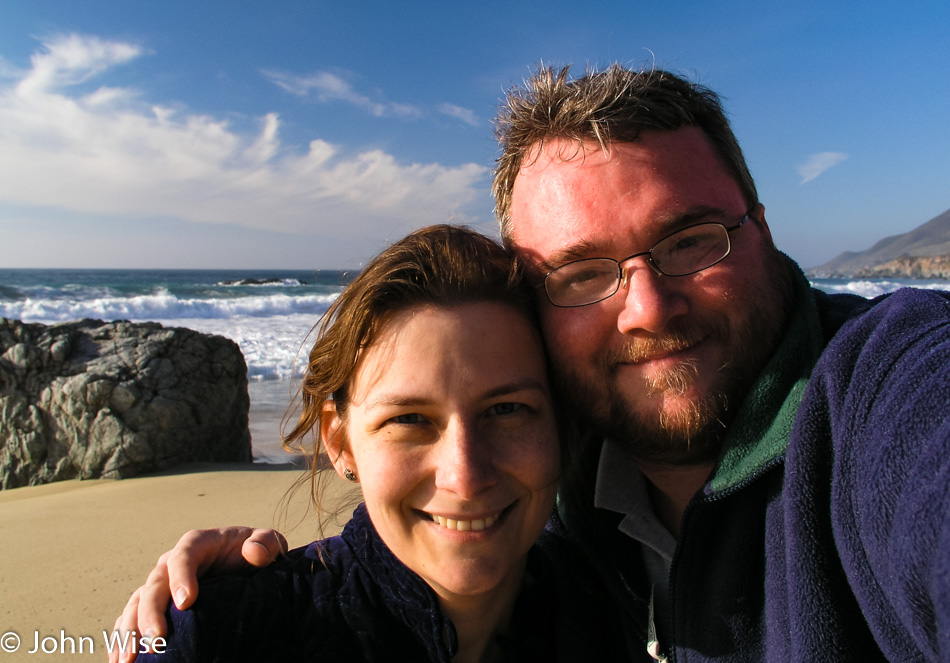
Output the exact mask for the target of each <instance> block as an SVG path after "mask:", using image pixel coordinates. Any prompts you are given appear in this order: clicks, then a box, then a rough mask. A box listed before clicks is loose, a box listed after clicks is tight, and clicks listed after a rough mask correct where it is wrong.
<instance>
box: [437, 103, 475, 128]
mask: <svg viewBox="0 0 950 663" xmlns="http://www.w3.org/2000/svg"><path fill="white" fill-rule="evenodd" d="M439 112H440V113H443V114H445V115H448V116H449V117H454V118H458V119H459V120H461V121H462V122H464V123H465V124H468V125H471V126H473V127H477V126H478V125H479V124H481V123H480V122H479V121H478V116H477V115H475V112H474V111H471V110H469V109H468V108H462V107H461V106H456V105H455V104H442V105H440V106H439Z"/></svg>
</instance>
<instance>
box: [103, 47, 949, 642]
mask: <svg viewBox="0 0 950 663" xmlns="http://www.w3.org/2000/svg"><path fill="white" fill-rule="evenodd" d="M498 135H499V140H500V142H501V144H502V149H503V153H502V156H501V157H500V159H499V163H498V168H497V169H496V174H495V181H494V185H493V191H494V194H495V197H496V202H497V206H496V211H497V214H498V217H499V220H500V222H501V226H502V235H503V238H504V240H505V242H506V243H507V244H508V245H509V246H511V247H512V248H513V249H514V250H515V251H516V252H517V254H518V255H519V257H520V259H522V260H524V261H525V262H526V263H527V265H528V268H529V270H530V271H531V273H533V274H534V276H535V278H536V279H537V282H538V285H539V292H542V293H543V295H541V296H540V297H539V313H540V318H541V322H542V327H543V331H544V335H545V340H546V341H547V345H548V350H549V352H550V354H551V356H552V359H553V362H554V366H555V373H556V374H557V378H558V380H559V382H560V384H561V391H562V392H563V393H564V394H565V395H566V396H567V397H569V398H570V399H571V404H572V405H573V407H574V408H575V409H576V410H577V412H578V413H579V414H580V416H581V417H582V418H583V421H584V423H585V424H586V426H585V428H586V430H588V431H590V434H589V435H588V436H587V437H586V439H585V440H584V442H583V443H581V444H578V445H576V446H575V447H574V448H572V449H571V456H572V458H573V464H572V467H573V469H572V470H571V472H570V473H569V474H568V476H566V477H565V479H564V488H563V491H562V499H561V502H560V505H559V518H558V519H556V522H555V526H560V527H563V528H564V529H565V531H566V532H567V533H568V535H569V536H571V537H572V538H574V539H575V540H576V541H578V542H579V543H580V544H581V545H582V546H583V547H584V548H585V549H586V550H587V552H588V557H589V559H590V561H591V563H592V564H593V565H594V566H595V567H596V568H597V569H598V571H599V572H600V573H601V574H602V576H603V577H604V579H605V582H606V584H607V586H608V587H609V588H610V589H611V590H612V592H613V594H614V597H615V599H616V601H617V605H618V606H619V609H620V610H621V611H622V612H623V614H624V615H625V617H626V618H627V623H628V624H629V625H630V626H629V631H628V634H627V635H628V637H629V640H630V644H631V651H638V652H642V655H643V657H644V658H645V659H646V660H649V659H648V658H647V652H648V650H649V654H650V655H651V656H653V657H655V658H661V659H662V658H663V657H669V660H676V661H684V660H690V661H692V660H729V661H733V660H735V661H740V660H749V661H752V660H776V661H778V660H782V661H786V660H815V659H818V658H819V657H820V658H827V659H832V660H855V661H868V660H897V659H900V660H937V659H945V658H948V657H950V623H948V620H950V527H948V518H947V515H948V504H950V480H948V476H950V460H948V459H950V454H948V450H950V449H948V448H950V416H948V413H950V407H948V406H950V302H948V300H947V298H945V297H944V296H942V295H940V294H935V293H925V292H916V291H903V292H900V293H897V294H895V295H892V296H890V297H886V298H882V299H881V300H875V301H866V300H863V299H861V298H858V297H853V296H837V297H831V296H828V295H824V294H822V293H820V292H817V291H812V290H810V289H809V287H808V283H807V281H806V280H805V278H804V276H803V275H802V273H801V270H800V269H799V268H798V266H797V265H795V264H794V263H793V262H792V261H791V260H789V259H788V258H787V257H785V256H783V255H782V254H781V253H779V252H778V251H777V250H776V249H775V247H774V245H773V243H772V237H771V233H770V231H769V227H768V224H767V222H766V219H765V210H764V207H763V206H762V205H761V204H760V203H759V200H758V196H757V193H756V190H755V184H754V182H753V180H752V177H751V175H750V174H749V171H748V168H747V166H746V164H745V161H744V158H743V156H742V152H741V150H740V148H739V146H738V144H737V142H736V139H735V137H734V135H733V134H732V131H731V129H730V127H729V124H728V121H727V120H726V118H725V116H724V114H723V112H722V109H721V107H720V104H719V100H718V98H717V97H716V96H715V94H714V93H712V92H711V91H709V90H707V89H705V88H702V87H700V86H697V85H694V84H691V83H689V82H688V81H686V80H683V79H681V78H679V77H677V76H675V75H672V74H670V73H667V72H663V71H657V70H653V71H646V72H633V71H629V70H627V69H624V68H622V67H619V66H613V67H610V68H609V69H607V70H605V71H602V72H600V73H593V74H589V75H587V76H585V77H584V78H581V79H578V80H575V81H571V80H569V79H568V72H567V70H566V69H565V70H562V71H560V72H555V71H552V70H548V69H542V70H541V71H540V72H539V74H538V75H537V76H536V77H535V78H534V79H533V80H532V81H531V82H530V83H529V85H528V87H527V89H526V90H519V91H514V92H512V93H511V94H510V95H509V98H508V105H507V108H505V109H504V110H503V111H502V113H501V116H500V119H499V124H498ZM246 534H247V532H243V533H242V532H237V531H235V532H225V533H222V534H220V535H221V536H227V537H230V539H229V540H228V541H243V539H244V538H246ZM203 537H204V538H202V537H201V536H199V537H197V538H196V537H195V536H194V535H192V536H191V537H190V538H188V539H186V540H183V541H184V543H183V544H180V550H179V559H183V560H184V561H183V562H181V563H179V564H177V565H176V564H172V565H170V567H171V568H170V569H166V568H165V566H164V564H163V563H162V564H160V565H159V567H158V568H157V569H156V571H155V572H153V575H152V576H151V577H150V583H151V586H152V588H153V589H151V590H147V591H146V592H145V593H144V594H143V597H144V598H143V607H144V608H147V609H148V608H151V606H157V607H158V608H160V607H162V604H163V603H164V601H165V600H167V596H168V591H169V590H168V574H170V575H171V577H172V582H171V585H172V587H174V588H176V589H177V588H178V587H179V586H180V587H183V588H184V589H185V593H186V596H185V601H184V602H185V603H190V601H192V600H193V598H194V594H195V585H194V582H193V580H191V579H186V576H188V575H189V574H190V573H191V570H190V569H191V568H192V567H194V566H195V565H196V564H197V561H196V557H201V556H202V555H197V554H196V553H194V552H193V551H194V550H196V549H195V548H193V547H192V548H189V546H190V545H192V544H194V542H195V541H197V542H198V543H199V544H200V545H199V546H198V548H197V550H198V551H200V552H205V553H206V554H205V555H204V556H206V557H208V558H210V557H213V554H212V552H213V551H215V550H217V544H216V542H215V541H214V539H213V537H212V535H210V534H205V535H203ZM251 540H252V541H254V542H257V543H259V544H262V545H263V546H264V547H265V548H266V549H267V553H268V555H273V554H274V553H275V552H276V550H275V546H274V545H273V543H271V542H272V541H273V539H272V535H271V534H268V533H265V532H262V531H258V532H257V533H256V534H255V535H254V536H253V537H252V539H251ZM249 547H254V546H253V544H251V545H250V546H249ZM182 550H183V551H184V553H183V554H182ZM222 550H223V551H225V552H223V553H222V555H224V554H231V555H232V556H233V555H234V554H235V551H236V547H235V546H234V545H233V544H232V543H225V544H223V545H222ZM159 585H161V586H162V587H161V589H160V590H159V591H156V590H155V589H154V588H155V587H157V586H159ZM136 600H137V598H133V601H136ZM179 603H181V602H179ZM131 605H132V603H130V606H131ZM129 611H130V609H127V612H129ZM131 611H132V612H133V613H134V606H133V608H132V609H131ZM146 613H147V610H146ZM152 618H153V617H147V618H143V619H140V620H139V624H140V625H143V626H144V624H145V619H152ZM120 622H122V618H120ZM125 623H126V624H128V623H129V622H128V619H126V622H125Z"/></svg>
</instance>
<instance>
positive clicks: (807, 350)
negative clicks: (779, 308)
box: [706, 260, 824, 494]
mask: <svg viewBox="0 0 950 663" xmlns="http://www.w3.org/2000/svg"><path fill="white" fill-rule="evenodd" d="M788 262H789V267H790V268H791V270H792V277H793V282H794V291H795V305H794V308H793V310H792V312H791V315H790V317H789V322H788V328H787V329H786V331H785V335H784V337H783V338H782V340H781V342H780V343H779V346H778V348H777V349H776V350H775V354H774V355H772V358H771V359H770V360H769V363H768V364H766V366H765V369H764V370H763V371H762V374H761V375H760V376H759V378H758V380H756V381H755V384H753V385H752V389H751V390H750V391H749V395H748V396H747V397H746V399H745V401H744V402H743V403H742V406H741V409H740V410H739V413H738V414H737V415H736V418H735V420H734V421H733V422H732V425H731V426H730V429H729V432H728V433H727V434H726V439H725V442H724V444H723V452H722V455H721V456H720V459H719V464H718V465H717V467H716V470H715V473H714V474H713V478H712V479H711V480H710V482H709V486H708V487H707V489H706V492H707V494H709V493H717V492H721V491H724V490H728V489H730V488H733V487H735V486H737V485H739V484H740V483H742V482H743V481H746V480H748V479H751V478H752V477H754V476H755V475H756V474H757V473H758V472H759V471H760V469H761V468H763V467H765V466H766V465H767V464H768V463H770V462H771V461H773V460H775V459H776V458H779V457H781V456H782V455H784V454H785V450H786V448H787V447H788V440H789V436H790V435H791V432H792V425H793V424H794V422H795V415H796V414H797V413H798V406H799V405H800V404H801V401H802V396H804V394H805V387H806V386H807V384H808V380H809V378H810V377H811V373H812V369H813V368H814V366H815V363H816V362H817V361H818V357H819V356H820V355H821V352H822V349H823V346H824V343H823V338H824V337H823V334H822V330H821V323H820V321H819V319H818V307H817V306H816V304H815V300H814V297H813V296H812V294H811V287H810V286H809V283H808V280H807V279H806V278H805V275H804V274H803V273H802V271H801V269H799V267H798V265H796V264H795V263H794V262H792V261H791V260H789V261H788Z"/></svg>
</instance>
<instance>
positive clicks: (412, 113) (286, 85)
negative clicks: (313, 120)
mask: <svg viewBox="0 0 950 663" xmlns="http://www.w3.org/2000/svg"><path fill="white" fill-rule="evenodd" d="M263 74H264V75H265V76H267V78H269V79H270V80H271V81H273V82H274V83H275V84H276V85H278V86H279V87H281V88H283V89H284V90H286V91H287V92H290V93H291V94H295V95H297V96H300V97H305V96H308V95H310V94H314V95H315V96H316V97H317V99H318V100H320V101H322V102H329V101H344V102H347V103H350V104H353V105H354V106H357V107H359V108H362V109H363V110H366V111H368V112H370V113H371V114H373V115H375V116H377V117H383V116H393V115H395V116H400V117H419V116H420V115H421V114H422V112H421V111H420V110H419V109H418V108H416V107H415V106H413V105H411V104H404V103H394V102H390V101H379V100H374V99H372V98H370V97H369V96H367V95H365V94H360V93H359V92H357V91H356V90H354V89H353V86H352V85H351V84H350V83H349V82H348V81H346V80H344V79H343V78H342V77H341V76H339V75H337V74H333V73H330V72H327V71H318V72H316V73H314V74H310V75H308V76H298V75H295V74H286V73H283V72H279V71H270V70H264V71H263Z"/></svg>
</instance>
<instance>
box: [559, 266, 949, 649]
mask: <svg viewBox="0 0 950 663" xmlns="http://www.w3.org/2000/svg"><path fill="white" fill-rule="evenodd" d="M800 282H801V283H804V278H803V277H800ZM588 462H591V461H590V459H588ZM595 472H596V470H595V469H593V468H592V467H590V466H588V467H587V468H586V470H583V471H582V473H581V475H582V476H587V477H591V476H593V474H594V473H595ZM572 490H573V491H574V493H572V494H570V495H566V496H565V497H567V499H562V502H561V505H560V516H561V518H562V519H563V521H564V523H565V524H566V526H567V528H568V531H569V532H570V533H571V535H572V536H573V537H574V538H575V540H576V541H578V542H579V543H580V544H581V545H583V546H585V547H586V550H587V553H588V556H589V559H590V560H591V561H592V563H593V564H594V565H595V566H596V567H597V568H598V571H599V572H600V574H601V575H602V577H604V578H606V579H607V586H608V587H609V588H610V589H611V590H612V595H613V598H614V600H615V601H616V602H617V605H618V606H619V609H620V610H621V611H622V613H623V619H624V621H625V623H626V624H627V625H628V626H629V628H627V629H626V633H627V634H628V636H629V638H630V648H631V650H633V651H636V652H639V653H638V654H637V655H636V656H635V660H644V661H647V660H650V659H649V658H648V657H647V655H646V642H647V632H648V614H649V596H650V588H649V587H648V586H647V584H646V579H645V577H644V575H643V571H642V563H641V561H640V549H639V546H638V544H636V543H635V542H634V541H633V540H632V539H630V538H629V537H627V536H626V535H624V534H623V533H621V532H619V531H618V530H617V525H618V523H619V521H620V520H621V518H622V516H621V515H618V514H616V513H611V512H608V511H605V510H602V509H593V508H591V507H590V506H589V505H591V504H593V496H592V491H593V486H592V485H591V484H589V483H588V484H587V485H584V484H583V482H575V484H573V486H572ZM585 492H586V495H585ZM670 597H671V603H672V605H671V607H670V612H671V613H672V614H671V615H669V617H670V618H671V623H672V624H673V627H672V632H671V633H662V634H660V644H661V646H662V647H663V649H664V651H665V652H666V654H667V655H668V656H669V660H670V661H676V662H677V663H683V662H685V661H690V662H692V661H818V660H824V661H836V662H839V661H855V662H862V663H863V662H867V661H881V660H891V661H938V660H950V301H948V296H947V293H935V292H928V291H920V290H910V289H908V290H901V291H898V292H896V293H894V294H892V295H890V296H885V297H883V298H879V299H878V300H873V301H868V300H864V299H862V298H858V297H854V296H847V295H846V296H829V295H826V294H823V293H821V292H818V291H809V290H808V289H807V286H803V287H799V292H798V305H797V308H796V311H795V315H794V316H793V319H792V322H791V325H790V328H789V333H788V334H787V336H786V338H785V339H784V341H783V343H782V345H781V346H780V348H779V349H778V350H777V351H776V355H775V356H774V357H773V359H772V361H771V363H770V364H769V366H767V367H766V369H765V371H764V372H763V374H762V376H760V379H759V382H758V383H757V384H756V385H755V386H754V387H753V389H752V392H751V393H750V396H749V397H748V398H747V399H746V401H745V402H744V404H743V405H742V408H741V409H740V411H739V413H738V414H737V418H736V419H735V421H734V422H733V424H732V425H731V426H730V433H729V436H728V438H727V440H726V442H725V449H724V452H723V454H722V457H721V459H720V462H719V464H718V466H717V468H716V470H714V472H713V475H712V477H711V478H710V480H709V481H708V482H707V484H706V485H705V486H704V487H703V489H701V490H700V491H699V492H698V493H697V494H696V495H695V496H694V498H693V500H692V502H691V503H690V505H689V506H688V508H687V510H686V513H685V515H684V519H683V523H682V528H681V536H680V539H679V541H678V544H677V548H676V553H675V555H674V558H673V563H672V567H671V576H670Z"/></svg>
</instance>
